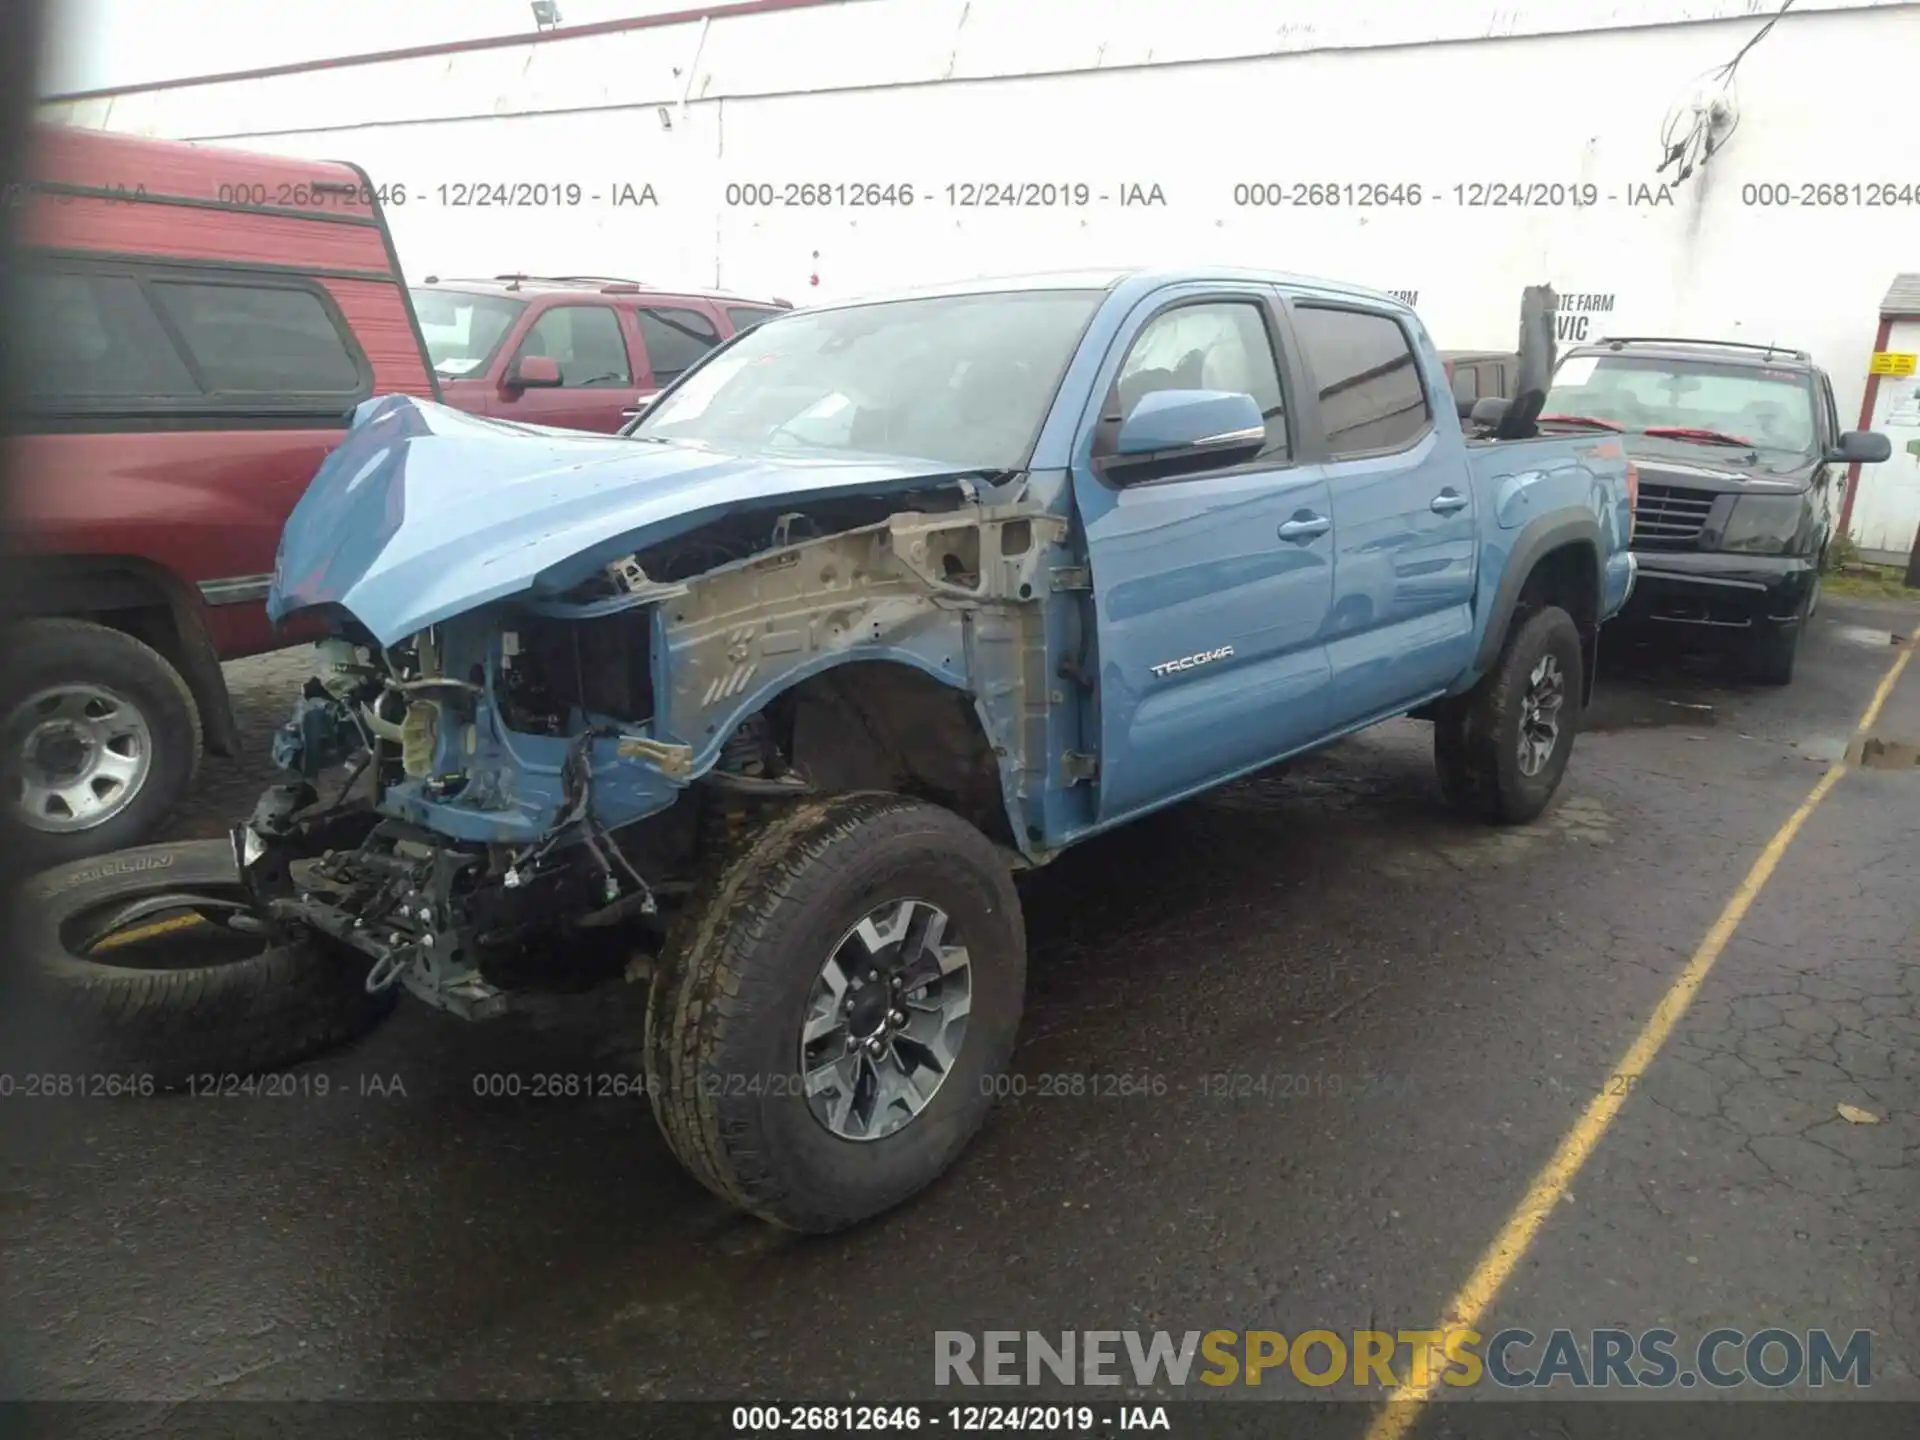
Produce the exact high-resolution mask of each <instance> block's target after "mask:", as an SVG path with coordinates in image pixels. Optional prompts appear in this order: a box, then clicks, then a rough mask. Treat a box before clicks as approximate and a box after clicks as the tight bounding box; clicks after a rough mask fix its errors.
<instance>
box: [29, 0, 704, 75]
mask: <svg viewBox="0 0 1920 1440" xmlns="http://www.w3.org/2000/svg"><path fill="white" fill-rule="evenodd" d="M558 3H559V6H560V18H561V21H562V23H563V24H567V25H587V24H591V23H593V22H595V21H598V20H614V19H619V18H621V17H623V16H629V15H649V14H659V13H661V12H665V11H674V10H686V9H690V8H692V5H691V3H690V0H558ZM49 4H50V6H51V18H52V22H53V23H52V45H51V53H50V54H49V56H48V60H47V66H46V72H45V74H44V76H43V77H42V80H41V91H42V93H59V92H63V91H68V90H97V89H102V88H105V87H108V86H120V85H138V84H143V83H146V82H150V81H154V80H172V79H177V78H179V77H182V76H189V75H215V74H218V73H220V72H221V71H224V70H250V69H252V68H254V67H255V66H260V65H286V64H290V63H293V62H296V61H301V60H321V59H327V58H331V57H334V56H339V55H357V54H362V53H364V52H366V51H370V50H392V49H397V48H399V47H401V46H406V45H431V44H435V43H438V42H442V41H447V40H469V39H474V38H477V37H479V36H483V35H511V34H518V33H521V32H523V31H524V32H529V33H530V32H532V31H533V29H534V28H535V27H534V23H533V10H532V7H531V5H530V4H529V3H528V0H49Z"/></svg>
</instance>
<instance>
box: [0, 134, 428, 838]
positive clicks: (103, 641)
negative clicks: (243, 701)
mask: <svg viewBox="0 0 1920 1440" xmlns="http://www.w3.org/2000/svg"><path fill="white" fill-rule="evenodd" d="M36 145H37V150H36V153H35V154H34V155H33V157H32V161H31V170H30V173H29V175H28V177H27V178H26V179H24V180H22V181H19V182H17V183H13V184H9V185H8V186H7V201H8V203H9V204H10V205H12V206H14V207H15V210H14V215H13V218H14V219H15V220H16V221H18V222H19V226H20V235H21V239H22V241H23V242H24V244H25V246H26V247H27V248H26V251H25V256H24V261H25V264H24V270H23V274H22V276H21V279H22V291H21V299H22V301H23V303H24V306H25V347H24V348H25V351H26V355H27V363H26V365H25V367H24V369H23V371H22V379H23V381H24V388H25V394H24V396H22V397H20V401H21V405H20V408H21V409H22V410H23V411H24V413H23V414H21V415H19V416H17V417H16V419H15V423H14V426H13V429H14V432H15V434H16V436H18V437H20V438H17V439H15V440H14V441H13V442H12V443H14V444H16V445H19V446H21V447H22V450H21V451H20V452H19V453H17V455H16V459H17V461H18V463H17V466H16V472H15V473H16V474H17V475H18V476H19V477H20V479H19V484H18V486H17V488H16V495H15V515H14V517H13V518H14V521H15V523H14V526H13V527H12V530H13V539H12V540H11V541H10V544H11V545H12V546H13V547H17V548H18V549H21V550H24V552H25V553H16V554H12V555H9V556H7V557H6V558H5V559H4V561H0V568H4V569H5V570H6V571H7V574H8V578H9V579H10V580H12V581H14V582H15V584H16V587H17V589H18V592H19V596H18V603H19V606H20V608H19V610H17V611H16V612H15V613H16V614H19V613H25V614H26V615H28V616H30V617H32V618H30V619H29V620H28V621H26V622H25V623H24V624H22V625H21V626H20V627H19V630H18V632H17V633H15V634H12V635H9V636H8V637H7V638H6V639H5V641H4V642H0V643H5V644H6V645H7V647H8V664H7V666H6V691H5V693H4V694H0V780H3V781H4V787H5V788H4V791H0V825H4V826H5V828H6V830H7V831H8V832H10V833H9V834H8V836H7V837H6V838H8V839H9V840H13V841H14V842H15V843H18V844H21V845H22V846H23V847H24V848H25V849H26V850H27V851H28V852H29V853H30V854H31V855H33V856H35V857H36V858H37V859H40V860H43V861H44V862H45V863H49V864H51V863H57V862H59V861H63V860H68V859H73V858H77V857H81V856H85V855H91V854H97V853H99V852H102V851H106V850H113V849H118V848H120V847H122V846H126V845H132V844H136V843H138V842H139V841H141V840H143V839H145V838H147V837H148V836H150V835H151V834H152V832H153V831H154V830H155V828H156V827H157V826H158V825H159V824H160V823H161V822H162V821H163V820H164V818H165V817H166V815H167V813H168V811H169V810H170V809H172V807H173V806H174V804H175V803H176V802H177V801H178V800H179V799H180V798H181V796H182V795H183V794H184V793H185V792H186V789H187V787H188V785H189V783H190V782H191V780H192V778H193V774H194V770H195V767H196V765H197V763H198V759H199V755H200V752H201V751H202V750H205V751H208V752H211V753H212V754H215V755H221V756H227V755H232V754H234V753H235V752H236V750H237V748H238V736H237V732H236V727H235V723H234V718H233V714H232V711H231V708H230V706H229V703H228V697H227V692H226V685H225V682H224V680H223V679H222V676H221V670H220V662H221V661H222V660H230V659H234V658H237V657H240V656H244V655H250V654H254V653H257V652H260V651H263V650H271V649H276V648H279V647H281V646H284V645H287V644H290V643H293V642H295V641H297V640H300V639H302V638H304V636H303V634H301V633H299V632H293V631H288V632H278V633H276V631H275V630H274V629H273V628H272V627H271V626H270V625H269V624H268V622H267V617H266V611H265V608H264V605H263V601H264V598H265V595H266V591H267V583H268V579H269V576H270V574H271V572H272V569H273V562H274V553H275V550H276V547H277V545H278V543H279V538H280V529H281V526H282V525H283V524H284V522H285V521H286V518H287V515H288V513H289V512H290V511H291V510H292V509H293V506H294V502H295V501H297V500H298V499H299V498H300V495H301V493H302V491H303V490H304V489H305V488H306V485H307V482H308V481H309V480H311V479H312V478H313V474H314V471H315V470H316V469H318V468H319V465H320V462H321V460H322V459H323V458H324V457H325V456H326V454H327V452H328V451H330V450H331V449H332V448H333V447H334V446H335V445H336V444H337V443H338V441H339V440H340V437H341V435H342V433H343V432H344V431H345V429H346V427H347V424H348V421H349V419H350V418H351V416H352V414H353V411H354V408H355V406H357V405H359V404H360V403H361V402H362V401H364V400H366V399H368V398H369V397H371V396H374V395H379V394H392V393H396V392H397V393H403V394H410V395H418V396H424V397H427V398H430V399H435V400H437V399H440V398H441V396H440V391H439V387H438V385H437V384H436V382H435V379H434V375H433V371H432V367H431V365H430V364H429V362H428V360H427V356H426V351H425V348H424V346H423V344H422V342H421V338H420V330H419V325H418V323H417V321H416V320H415V317H414V313H413V308H412V304H411V302H410V300H409V298H408V293H407V288H406V285H405V282H404V281H403V279H402V276H401V271H400V266H399V263H398V260H397V258H396V256H395V254H394V247H393V240H392V237H391V235H390V234H389V233H388V230H387V225H386V221H385V219H384V217H383V215H382V211H381V203H380V202H381V198H382V197H381V196H380V194H379V193H378V192H377V191H376V189H375V187H374V186H373V185H372V184H371V183H370V182H369V180H368V178H367V175H366V173H365V172H364V171H363V170H361V169H360V168H359V167H357V166H354V165H348V164H339V163H334V162H322V161H315V160H300V159H290V158H286V157H282V156H272V155H257V154H251V153H246V152H241V151H233V150H225V149H217V148H214V147H211V146H199V145H188V144H182V143H178V142H171V141H158V140H146V139H140V138H136V137H132V136H125V135H115V134H108V133H104V132H97V131H86V130H76V129H65V128H52V129H45V130H43V131H42V132H41V133H40V134H39V135H38V136H37V137H36Z"/></svg>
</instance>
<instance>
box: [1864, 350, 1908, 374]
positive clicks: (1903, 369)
mask: <svg viewBox="0 0 1920 1440" xmlns="http://www.w3.org/2000/svg"><path fill="white" fill-rule="evenodd" d="M1915 360H1920V356H1916V355H1913V354H1911V353H1908V352H1905V351H1900V350H1876V351H1874V352H1873V359H1872V361H1871V362H1870V363H1869V364H1868V365H1867V373H1868V374H1869V375H1911V374H1913V372H1914V362H1915Z"/></svg>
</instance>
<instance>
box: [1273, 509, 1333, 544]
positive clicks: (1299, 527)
mask: <svg viewBox="0 0 1920 1440" xmlns="http://www.w3.org/2000/svg"><path fill="white" fill-rule="evenodd" d="M1332 528H1333V522H1332V521H1331V520H1329V519H1327V517H1326V516H1324V515H1315V514H1314V513H1313V512H1312V511H1310V510H1303V511H1301V512H1300V513H1299V514H1298V515H1296V516H1295V517H1294V518H1293V519H1291V520H1288V521H1285V522H1284V523H1282V524H1281V526H1280V538H1281V539H1282V540H1311V539H1313V537H1314V536H1316V535H1324V534H1326V533H1327V531H1329V530H1331V529H1332Z"/></svg>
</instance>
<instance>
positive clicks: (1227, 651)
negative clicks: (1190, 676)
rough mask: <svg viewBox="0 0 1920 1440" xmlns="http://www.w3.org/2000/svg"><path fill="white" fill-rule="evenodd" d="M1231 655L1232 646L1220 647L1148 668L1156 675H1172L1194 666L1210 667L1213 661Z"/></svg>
mask: <svg viewBox="0 0 1920 1440" xmlns="http://www.w3.org/2000/svg"><path fill="white" fill-rule="evenodd" d="M1231 654H1233V646H1231V645H1222V646H1221V647H1220V648H1219V649H1218V650H1202V651H1201V652H1200V653H1199V654H1198V655H1189V656H1187V657H1186V658H1185V659H1184V660H1168V661H1165V662H1163V663H1161V664H1159V665H1153V666H1150V667H1148V668H1150V669H1151V670H1152V671H1153V673H1154V674H1156V675H1172V674H1174V673H1176V672H1177V671H1181V670H1191V669H1193V668H1194V667H1195V666H1196V665H1210V664H1212V663H1213V662H1214V661H1215V660H1224V659H1226V658H1227V657H1228V656H1229V655H1231Z"/></svg>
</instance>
